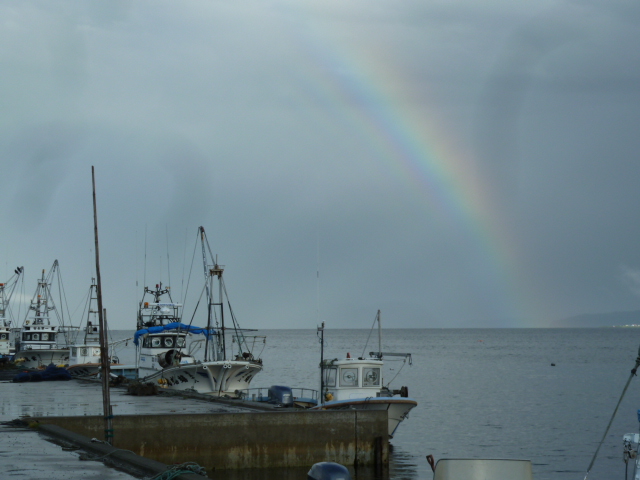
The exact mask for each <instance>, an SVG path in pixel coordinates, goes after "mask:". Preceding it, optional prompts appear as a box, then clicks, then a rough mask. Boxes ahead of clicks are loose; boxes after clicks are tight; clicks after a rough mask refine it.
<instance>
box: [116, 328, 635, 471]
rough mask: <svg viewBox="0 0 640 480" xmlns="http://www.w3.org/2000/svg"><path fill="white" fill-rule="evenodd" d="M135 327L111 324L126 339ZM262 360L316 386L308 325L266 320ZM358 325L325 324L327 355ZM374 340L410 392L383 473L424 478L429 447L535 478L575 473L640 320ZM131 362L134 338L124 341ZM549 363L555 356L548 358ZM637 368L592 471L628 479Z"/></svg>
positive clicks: (357, 343) (394, 334)
mask: <svg viewBox="0 0 640 480" xmlns="http://www.w3.org/2000/svg"><path fill="white" fill-rule="evenodd" d="M131 333H132V332H124V331H118V332H114V337H119V338H124V337H125V336H126V335H127V334H131ZM257 334H258V335H266V336H267V340H266V344H256V349H257V353H260V351H261V350H262V348H264V350H263V351H262V355H261V356H262V358H263V360H264V364H265V368H264V371H263V372H262V373H261V374H260V375H258V376H256V378H255V379H254V381H253V384H252V386H255V387H268V386H269V385H274V384H280V385H289V386H292V387H312V388H318V382H319V378H318V377H319V375H318V363H319V360H320V345H319V343H318V339H317V336H316V332H315V331H313V330H269V331H261V332H257ZM368 334H369V332H368V331H366V330H342V329H336V330H331V329H327V330H325V340H326V344H325V358H334V357H336V358H342V357H344V356H345V355H346V353H347V352H350V353H351V355H352V356H360V355H362V353H363V351H365V350H366V352H367V353H368V352H369V351H374V350H377V347H378V345H377V334H376V333H375V332H374V334H373V335H372V336H371V339H370V341H369V345H368V347H367V348H366V349H365V342H366V340H367V336H368ZM382 340H383V341H382V349H383V351H387V352H409V353H411V354H412V355H413V365H408V364H403V363H402V362H401V361H400V362H398V361H389V362H387V367H388V368H387V371H386V372H385V382H389V381H390V380H391V379H392V378H393V377H394V376H395V377H396V378H395V380H393V382H392V384H391V387H392V388H400V386H402V385H406V386H408V387H409V395H410V396H411V397H412V398H415V399H416V400H417V401H418V407H416V408H415V409H414V410H413V411H412V413H411V415H410V417H409V419H407V420H406V421H405V422H404V423H403V424H402V425H401V426H400V428H399V430H398V432H397V433H396V437H395V438H394V439H393V440H392V444H393V453H392V459H391V469H390V477H391V478H392V479H394V480H405V479H406V480H417V479H421V480H424V479H430V478H432V473H431V469H430V467H429V466H428V464H427V462H426V459H425V456H426V455H429V454H431V455H433V456H434V457H435V458H436V460H437V459H440V458H461V457H463V458H465V457H466V458H469V457H470V458H523V459H530V460H532V462H533V468H534V478H535V479H536V480H576V479H580V480H582V479H583V478H584V475H585V473H586V469H587V467H588V466H589V462H590V461H591V457H592V456H593V454H594V452H595V450H596V448H597V445H598V442H599V441H600V439H601V438H602V435H603V434H604V431H605V428H606V426H607V423H608V421H609V418H610V416H611V414H612V413H613V410H614V408H615V405H616V403H617V401H618V398H619V397H620V395H621V393H622V389H623V387H624V385H625V383H626V381H627V379H628V378H629V375H630V370H631V369H632V368H633V366H634V364H635V360H636V357H637V355H638V347H639V346H640V329H635V328H602V329H486V330H484V329H451V330H447V329H439V330H431V329H406V330H405V329H386V330H384V331H383V339H382ZM119 355H120V359H121V361H123V362H131V363H133V361H134V351H133V349H132V346H131V344H129V346H128V347H126V348H123V349H122V350H121V351H120V352H119ZM552 364H554V365H555V366H552ZM639 393H640V379H633V380H632V381H631V385H630V387H629V390H628V391H627V394H626V396H625V399H624V401H623V403H622V404H621V406H620V409H619V411H618V414H617V416H616V419H615V421H614V423H613V426H612V428H611V430H610V433H609V435H608V436H607V438H606V440H605V443H604V444H603V446H602V448H601V450H600V453H599V455H598V459H597V461H596V463H595V465H594V467H593V469H592V471H591V474H590V475H589V479H590V480H595V479H609V478H624V462H623V461H622V435H623V434H625V433H631V432H637V431H638V420H637V414H636V412H637V410H638V409H639V408H640V395H639Z"/></svg>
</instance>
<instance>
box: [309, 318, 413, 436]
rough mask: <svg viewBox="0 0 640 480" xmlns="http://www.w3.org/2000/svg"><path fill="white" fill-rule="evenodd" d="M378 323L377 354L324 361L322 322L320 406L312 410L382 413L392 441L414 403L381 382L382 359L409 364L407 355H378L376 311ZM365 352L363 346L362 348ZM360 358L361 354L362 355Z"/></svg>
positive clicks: (404, 393)
mask: <svg viewBox="0 0 640 480" xmlns="http://www.w3.org/2000/svg"><path fill="white" fill-rule="evenodd" d="M375 321H377V322H378V342H379V343H378V351H377V352H370V353H369V357H364V356H361V357H358V358H352V357H351V355H350V354H349V353H347V356H346V358H344V359H341V360H338V359H333V360H327V359H324V358H323V357H324V322H323V323H322V327H319V328H318V332H319V333H320V339H321V345H322V347H321V349H322V353H321V359H320V372H321V373H320V379H321V380H320V392H321V393H320V402H321V403H320V404H319V405H317V406H315V407H313V408H314V409H320V410H347V409H355V410H386V411H387V412H388V419H389V438H393V436H394V434H395V432H396V430H397V428H398V426H399V425H400V423H401V422H402V421H403V420H405V419H406V418H407V417H408V415H409V412H410V411H411V409H413V408H414V407H416V406H417V405H418V402H417V401H416V400H414V399H412V398H409V390H408V388H407V387H401V388H400V389H398V390H392V389H391V388H389V385H385V383H384V379H383V372H384V370H383V367H384V361H383V358H384V357H404V362H408V363H409V364H411V354H410V353H390V352H382V351H381V347H382V345H381V339H380V311H379V310H378V314H377V315H376V320H375ZM365 349H366V346H365ZM363 355H364V352H363Z"/></svg>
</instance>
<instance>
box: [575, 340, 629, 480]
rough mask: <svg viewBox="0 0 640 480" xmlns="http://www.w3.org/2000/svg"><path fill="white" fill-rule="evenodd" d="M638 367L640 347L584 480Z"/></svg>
mask: <svg viewBox="0 0 640 480" xmlns="http://www.w3.org/2000/svg"><path fill="white" fill-rule="evenodd" d="M638 367H640V348H638V357H637V358H636V366H635V367H633V368H632V369H631V375H629V379H628V380H627V384H626V385H625V386H624V389H623V390H622V395H620V399H619V400H618V404H617V405H616V408H615V409H614V410H613V415H611V420H609V425H607V428H606V430H605V431H604V435H602V440H600V443H599V444H598V448H596V452H595V453H594V454H593V458H592V459H591V463H590V464H589V468H587V473H586V474H585V476H584V480H587V477H588V476H589V472H591V468H592V467H593V464H594V463H595V461H596V457H597V456H598V452H599V451H600V447H602V444H603V443H604V439H605V438H606V437H607V433H609V429H610V428H611V424H612V423H613V419H614V418H615V416H616V413H618V408H619V407H620V403H622V399H623V398H624V395H625V393H627V388H629V384H630V383H631V379H632V378H633V377H635V376H636V371H637V370H638Z"/></svg>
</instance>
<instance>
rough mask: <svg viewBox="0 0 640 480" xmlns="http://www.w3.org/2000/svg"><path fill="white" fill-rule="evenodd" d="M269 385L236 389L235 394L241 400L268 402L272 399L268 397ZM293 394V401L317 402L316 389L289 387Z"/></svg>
mask: <svg viewBox="0 0 640 480" xmlns="http://www.w3.org/2000/svg"><path fill="white" fill-rule="evenodd" d="M270 388H271V387H255V388H243V389H242V390H236V395H238V397H239V398H240V399H241V400H245V401H250V402H268V401H269V400H272V398H270V397H269V389H270ZM290 388H291V393H292V395H293V401H294V402H296V401H302V402H307V403H316V404H317V403H318V391H317V390H314V389H312V388H303V387H290Z"/></svg>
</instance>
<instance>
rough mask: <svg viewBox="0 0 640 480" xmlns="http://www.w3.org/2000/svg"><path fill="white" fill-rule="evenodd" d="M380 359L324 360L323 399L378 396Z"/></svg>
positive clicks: (380, 373)
mask: <svg viewBox="0 0 640 480" xmlns="http://www.w3.org/2000/svg"><path fill="white" fill-rule="evenodd" d="M382 365H383V362H382V360H378V359H375V358H366V359H356V358H346V359H344V360H328V361H325V362H324V368H323V374H324V377H323V386H324V392H325V398H324V400H325V401H332V400H350V399H353V398H363V397H365V398H366V397H379V396H381V395H380V391H381V389H382Z"/></svg>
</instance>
